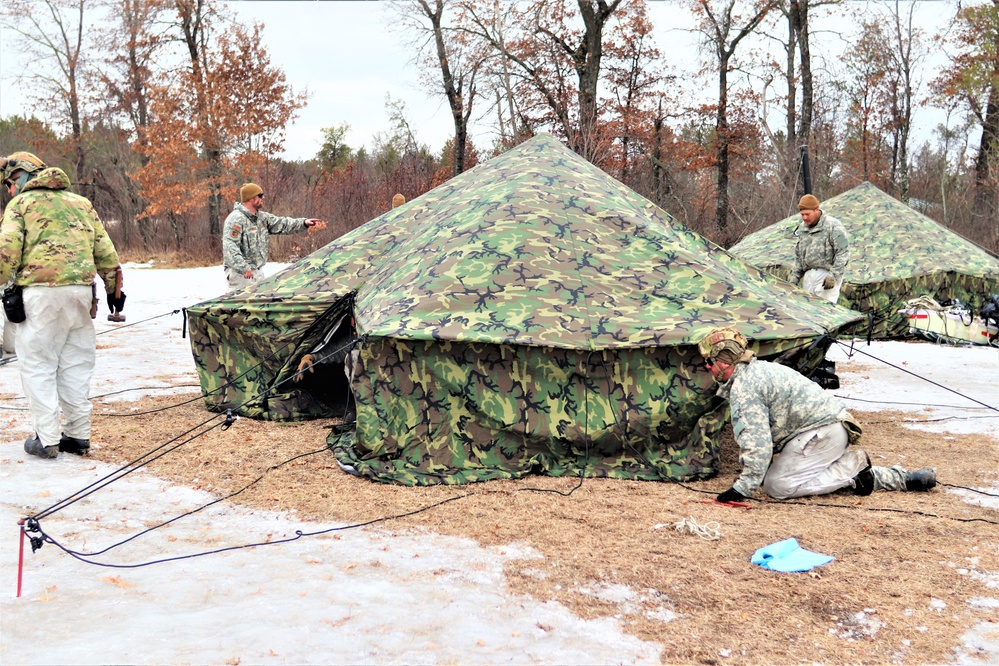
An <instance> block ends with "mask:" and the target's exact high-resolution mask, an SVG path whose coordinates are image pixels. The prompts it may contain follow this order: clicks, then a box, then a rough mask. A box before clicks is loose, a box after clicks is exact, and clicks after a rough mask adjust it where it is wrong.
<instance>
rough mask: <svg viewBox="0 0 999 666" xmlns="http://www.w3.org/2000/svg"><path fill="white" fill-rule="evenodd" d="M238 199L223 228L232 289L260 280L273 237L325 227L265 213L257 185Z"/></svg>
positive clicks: (246, 188) (247, 188) (249, 186)
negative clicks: (269, 239)
mask: <svg viewBox="0 0 999 666" xmlns="http://www.w3.org/2000/svg"><path fill="white" fill-rule="evenodd" d="M239 199H240V203H238V204H236V205H235V206H234V207H233V209H232V212H231V213H229V217H227V218H225V225H224V226H223V228H222V264H223V265H224V266H225V277H226V280H227V281H228V282H229V289H230V290H233V289H241V288H242V287H245V286H246V285H248V284H252V283H253V282H256V281H257V280H259V279H260V278H261V276H262V274H261V272H260V269H261V268H263V265H264V264H266V263H267V252H268V242H267V241H268V238H270V234H294V233H298V232H300V231H305V230H306V229H308V228H309V227H317V228H320V229H322V228H325V226H326V223H325V222H323V221H322V220H314V219H306V218H304V217H277V216H276V215H271V214H270V213H265V212H264V211H263V210H262V209H263V207H264V191H263V190H262V189H261V188H260V186H259V185H256V184H254V183H247V184H246V185H243V187H241V188H239Z"/></svg>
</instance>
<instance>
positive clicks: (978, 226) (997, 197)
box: [933, 0, 999, 250]
mask: <svg viewBox="0 0 999 666" xmlns="http://www.w3.org/2000/svg"><path fill="white" fill-rule="evenodd" d="M954 27H955V30H954V32H953V35H952V37H951V40H950V43H951V44H952V45H953V46H954V47H956V52H955V53H954V55H953V56H952V58H951V62H950V65H949V66H948V67H947V68H945V69H944V71H943V72H942V73H941V74H940V76H939V77H938V78H937V79H936V80H935V81H934V84H933V85H934V89H935V91H936V92H937V94H938V95H939V96H940V98H941V99H942V100H943V101H944V103H946V104H948V105H953V104H955V103H956V104H960V105H961V106H963V107H964V108H965V109H967V111H968V112H969V113H970V114H971V116H972V117H973V118H974V119H975V121H976V123H977V124H978V125H979V126H980V127H981V139H980V141H979V144H978V153H977V156H976V157H975V184H974V190H975V196H974V207H973V212H972V214H973V218H974V219H973V227H974V228H975V231H974V234H973V235H975V236H978V235H979V234H981V235H982V236H983V237H985V238H987V239H988V240H987V241H986V245H988V246H989V247H991V249H993V250H995V249H997V248H999V0H987V1H986V2H985V3H983V4H979V5H969V6H965V7H963V8H960V9H959V10H958V13H957V16H956V18H955V25H954Z"/></svg>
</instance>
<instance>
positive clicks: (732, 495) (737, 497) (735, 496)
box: [715, 488, 748, 504]
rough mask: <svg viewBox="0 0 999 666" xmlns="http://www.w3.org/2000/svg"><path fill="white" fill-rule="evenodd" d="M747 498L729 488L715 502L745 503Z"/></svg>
mask: <svg viewBox="0 0 999 666" xmlns="http://www.w3.org/2000/svg"><path fill="white" fill-rule="evenodd" d="M747 499H748V498H747V497H746V496H745V495H743V494H741V493H739V491H737V490H736V489H735V488H729V489H728V490H726V491H725V492H723V493H722V494H720V495H718V497H717V498H716V499H715V501H716V502H721V503H722V504H728V503H729V502H745V501H746V500H747Z"/></svg>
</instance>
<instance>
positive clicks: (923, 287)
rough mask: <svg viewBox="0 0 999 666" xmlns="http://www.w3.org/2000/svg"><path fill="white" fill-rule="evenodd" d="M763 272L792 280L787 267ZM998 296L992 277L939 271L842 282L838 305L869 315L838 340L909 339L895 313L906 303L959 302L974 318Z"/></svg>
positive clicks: (902, 320)
mask: <svg viewBox="0 0 999 666" xmlns="http://www.w3.org/2000/svg"><path fill="white" fill-rule="evenodd" d="M764 270H766V271H767V272H769V273H770V274H771V275H774V276H776V277H778V278H780V279H781V280H787V279H788V278H789V277H790V276H791V268H790V266H765V267H764ZM997 293H999V274H997V275H996V276H995V277H990V276H978V275H967V274H965V273H961V272H959V271H955V270H939V271H934V272H930V273H925V274H922V275H913V276H909V277H903V278H895V279H891V280H881V281H871V282H862V283H857V282H844V283H843V289H842V291H841V292H840V295H839V301H838V303H837V304H838V305H841V306H843V307H845V308H850V309H851V310H856V311H857V312H863V313H865V314H870V315H871V320H870V321H869V320H868V319H866V318H865V319H863V320H861V321H858V322H855V323H854V324H852V325H848V326H845V327H843V328H842V329H841V330H840V333H839V335H840V337H854V336H857V337H867V336H868V335H870V337H871V338H872V339H875V340H891V339H899V338H911V337H914V334H912V333H910V332H909V319H908V317H907V316H906V315H900V314H898V311H899V310H901V309H902V308H904V307H905V306H906V304H907V303H908V302H909V300H911V299H913V298H919V297H921V296H929V297H930V298H932V299H933V300H935V301H937V302H938V303H945V302H950V301H954V300H960V301H961V302H962V303H964V304H965V305H967V306H969V308H970V309H971V311H972V314H977V313H978V310H979V309H980V308H981V306H982V305H983V304H984V303H985V302H986V301H987V300H988V299H989V297H990V296H991V295H992V294H997Z"/></svg>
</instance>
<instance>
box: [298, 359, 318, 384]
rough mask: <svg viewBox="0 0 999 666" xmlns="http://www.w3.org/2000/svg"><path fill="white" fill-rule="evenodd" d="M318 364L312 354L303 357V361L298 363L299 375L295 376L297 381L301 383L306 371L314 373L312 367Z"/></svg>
mask: <svg viewBox="0 0 999 666" xmlns="http://www.w3.org/2000/svg"><path fill="white" fill-rule="evenodd" d="M315 364H316V357H315V356H313V355H312V354H306V355H305V356H303V357H302V360H301V361H299V362H298V374H297V375H295V381H296V382H298V381H301V380H302V375H303V374H304V373H305V371H306V370H308V371H309V372H314V371H313V369H312V367H313V366H314V365H315Z"/></svg>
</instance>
